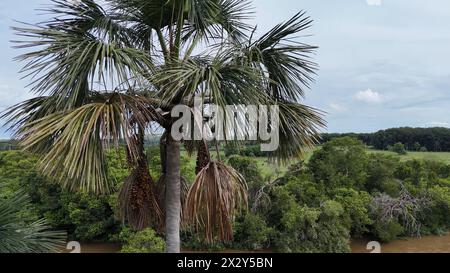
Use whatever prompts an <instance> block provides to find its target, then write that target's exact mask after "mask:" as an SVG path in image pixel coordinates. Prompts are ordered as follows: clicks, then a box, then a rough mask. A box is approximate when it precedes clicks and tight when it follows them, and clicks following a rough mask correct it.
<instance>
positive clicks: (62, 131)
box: [4, 0, 324, 252]
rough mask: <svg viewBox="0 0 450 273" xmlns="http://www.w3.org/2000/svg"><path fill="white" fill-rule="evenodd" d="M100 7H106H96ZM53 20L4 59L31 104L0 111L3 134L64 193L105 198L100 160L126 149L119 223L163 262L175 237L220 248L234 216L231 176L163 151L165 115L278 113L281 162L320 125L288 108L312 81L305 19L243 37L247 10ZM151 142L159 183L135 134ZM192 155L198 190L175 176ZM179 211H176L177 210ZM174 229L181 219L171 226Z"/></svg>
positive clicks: (124, 6) (123, 5) (75, 14)
mask: <svg viewBox="0 0 450 273" xmlns="http://www.w3.org/2000/svg"><path fill="white" fill-rule="evenodd" d="M103 2H105V1H103ZM46 11H47V12H49V13H50V14H53V15H54V18H52V19H50V20H48V21H46V22H43V23H39V24H36V25H25V26H22V27H14V30H15V31H16V32H17V35H19V36H20V37H22V38H21V39H20V40H19V41H16V42H17V43H18V44H17V46H16V47H17V48H19V49H24V50H27V52H26V53H24V54H23V55H20V56H19V57H17V60H18V61H25V62H26V64H25V65H24V68H23V69H22V73H24V76H25V77H27V78H29V79H31V83H30V86H31V89H32V91H33V92H35V93H36V94H37V95H38V96H37V97H35V98H33V99H30V100H28V101H25V102H22V103H20V104H18V105H15V106H13V107H11V108H10V109H8V110H7V111H6V112H5V113H4V116H5V117H7V118H8V124H9V125H10V126H11V130H13V131H14V132H15V137H16V138H17V139H19V140H20V144H21V145H22V147H23V148H24V149H26V150H29V151H31V152H34V153H37V154H40V155H41V162H42V164H41V167H42V171H43V172H44V173H46V174H48V175H49V176H51V177H53V178H55V179H56V180H58V181H60V182H61V183H62V185H64V186H66V187H67V188H69V189H71V190H89V191H92V192H96V193H99V194H101V193H105V192H108V191H111V190H114V189H113V186H112V184H111V182H110V181H109V180H108V179H107V168H106V164H105V155H104V153H105V149H108V147H114V148H116V149H122V148H123V149H125V150H126V154H127V162H128V165H129V167H130V169H131V174H130V176H129V177H128V178H127V179H126V181H125V183H124V185H123V187H122V188H121V189H120V207H121V214H122V216H123V218H124V219H125V220H127V221H128V223H129V224H130V225H131V226H132V227H133V228H135V229H143V228H145V227H147V226H149V225H155V226H157V227H158V228H159V229H160V230H165V236H166V244H167V246H166V249H167V251H168V252H179V251H180V223H181V222H182V220H186V221H183V222H185V223H187V224H188V225H192V226H194V227H196V228H197V229H198V230H199V231H200V230H201V231H203V232H205V235H206V240H207V241H209V242H210V241H214V240H229V239H230V238H231V237H232V230H231V226H232V220H233V216H234V215H235V213H236V212H237V211H238V210H239V209H240V208H242V207H244V208H245V206H246V186H245V181H244V180H243V178H242V176H241V175H239V174H238V173H237V172H236V171H235V170H233V169H232V168H230V167H227V166H226V165H224V164H223V163H222V162H220V159H219V161H214V160H213V159H212V157H211V156H210V154H209V151H208V149H207V147H208V146H207V143H206V141H205V140H204V141H184V142H180V141H176V140H174V139H173V138H172V136H171V134H170V132H171V129H172V125H173V123H174V119H172V118H171V115H170V112H171V110H172V108H173V107H174V106H175V105H180V104H181V105H186V106H189V107H191V106H193V101H194V97H200V98H202V100H203V105H204V107H207V105H209V104H215V105H219V106H224V105H238V104H239V105H278V106H279V109H280V114H279V116H280V147H279V149H278V150H277V151H276V152H274V153H273V154H272V155H271V157H272V158H274V159H276V160H279V161H280V162H283V161H286V160H289V159H290V158H292V157H294V156H299V155H301V154H302V151H303V150H304V149H305V148H308V147H311V146H312V145H314V144H315V142H316V140H317V136H318V130H319V129H320V127H323V126H324V122H323V120H322V118H321V112H320V111H318V110H316V109H314V108H311V107H308V106H305V105H303V104H301V103H300V101H301V99H302V98H303V96H304V90H305V89H307V88H308V87H309V85H310V83H311V82H312V80H313V76H314V74H315V70H316V68H317V66H316V64H315V63H314V62H313V61H312V60H311V54H313V53H314V51H315V49H316V47H314V46H310V45H307V44H304V43H301V42H298V41H296V39H294V38H296V36H297V35H299V34H300V33H302V32H303V31H304V30H306V29H308V28H309V27H310V26H311V23H312V20H311V19H310V18H309V17H307V16H305V13H304V12H301V13H298V14H296V15H295V16H293V17H292V18H291V19H289V20H288V21H286V22H285V23H281V24H279V25H277V26H275V27H274V28H273V29H271V30H270V31H269V32H267V33H265V34H263V35H261V36H260V37H259V38H255V36H256V27H252V26H251V25H249V24H247V23H246V21H247V19H249V18H250V17H251V15H252V7H251V5H250V2H249V1H247V0H106V3H104V4H103V5H100V4H98V3H96V2H95V1H94V0H79V1H62V0H53V5H52V6H51V7H49V8H46ZM155 125H158V126H160V128H163V129H164V131H165V133H164V134H163V136H162V138H161V159H162V160H161V161H162V170H163V175H162V177H161V178H159V179H158V181H157V182H155V181H154V180H153V178H152V177H151V176H150V173H149V171H148V162H147V159H146V154H145V149H144V139H145V134H146V132H147V131H148V130H149V128H154V126H155ZM181 145H185V146H186V149H187V150H188V151H189V152H193V151H195V150H197V155H198V156H197V173H198V175H197V178H196V180H195V181H194V183H192V184H191V185H189V184H188V183H187V182H186V180H185V179H184V178H183V177H181V174H180V146H181ZM182 208H183V209H182ZM181 217H183V219H182V218H181Z"/></svg>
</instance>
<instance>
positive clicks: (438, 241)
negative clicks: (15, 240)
mask: <svg viewBox="0 0 450 273" xmlns="http://www.w3.org/2000/svg"><path fill="white" fill-rule="evenodd" d="M368 242H369V241H368V240H353V241H352V242H351V244H350V247H351V249H352V253H369V252H370V250H367V249H366V246H367V243H368ZM120 248H121V245H120V244H114V243H82V244H81V252H82V253H117V252H119V251H120ZM183 252H184V253H202V251H192V250H184V251H183ZM219 252H220V253H270V252H271V251H270V250H260V251H246V250H234V249H225V250H222V251H219ZM381 253H450V234H447V235H444V236H436V235H434V236H424V237H422V238H408V239H404V240H396V241H393V242H390V243H386V244H381Z"/></svg>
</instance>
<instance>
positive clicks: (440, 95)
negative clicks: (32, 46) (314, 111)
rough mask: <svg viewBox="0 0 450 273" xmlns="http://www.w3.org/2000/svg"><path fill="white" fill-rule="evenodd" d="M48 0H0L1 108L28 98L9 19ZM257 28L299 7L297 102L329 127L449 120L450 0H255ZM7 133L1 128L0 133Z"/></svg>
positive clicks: (25, 15) (31, 17) (29, 14)
mask: <svg viewBox="0 0 450 273" xmlns="http://www.w3.org/2000/svg"><path fill="white" fill-rule="evenodd" d="M49 2H50V1H49V0H1V1H0V38H1V39H0V60H1V62H0V111H1V110H3V109H4V108H5V107H8V106H10V105H12V104H14V103H16V102H18V101H21V100H23V99H26V98H29V97H30V96H31V95H30V94H28V91H27V88H26V87H25V85H26V82H24V81H21V80H20V76H19V75H18V74H17V71H18V70H19V69H20V64H18V63H15V62H13V61H12V58H13V57H14V56H15V55H17V53H18V52H17V51H16V50H14V49H11V43H10V42H9V40H12V39H14V36H13V33H12V31H11V30H10V29H9V26H11V25H13V24H14V22H13V20H18V21H26V22H37V21H40V20H42V19H43V18H44V17H42V16H37V15H36V14H37V13H36V11H34V9H35V8H38V7H39V6H40V4H45V3H49ZM253 3H254V6H255V8H256V9H255V11H256V14H255V15H256V17H255V19H254V23H255V24H258V29H259V31H260V32H262V31H265V30H268V29H269V28H270V27H271V26H273V25H275V24H276V23H278V22H281V21H283V20H286V19H288V18H289V17H291V16H292V15H294V14H295V13H296V12H297V11H299V10H306V11H307V13H308V14H309V15H310V16H311V17H312V18H313V19H314V20H315V23H314V26H313V28H312V29H311V30H309V32H308V33H305V34H311V35H312V36H310V37H304V38H302V39H303V40H304V41H305V42H308V43H312V44H315V45H318V46H320V49H319V50H318V52H317V56H316V61H317V62H318V63H319V65H320V71H319V73H318V76H317V79H316V83H315V84H314V85H313V86H312V88H311V90H310V91H309V92H307V98H306V100H305V102H304V103H306V104H308V105H311V106H315V107H317V108H320V109H322V110H324V111H326V112H327V113H328V114H327V116H326V120H327V122H328V131H329V132H351V131H354V132H371V131H376V130H379V129H385V128H389V127H398V126H414V127H429V126H444V127H450V1H448V0H429V1H423V0H345V1H331V0H277V1H274V0H254V1H253ZM5 137H8V133H6V132H4V129H1V128H0V138H5Z"/></svg>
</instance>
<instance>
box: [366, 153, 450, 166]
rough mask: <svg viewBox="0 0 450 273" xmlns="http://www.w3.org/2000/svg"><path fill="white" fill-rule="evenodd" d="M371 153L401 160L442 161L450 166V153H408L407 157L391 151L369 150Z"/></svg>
mask: <svg viewBox="0 0 450 273" xmlns="http://www.w3.org/2000/svg"><path fill="white" fill-rule="evenodd" d="M369 153H382V154H388V155H394V156H399V157H400V159H401V160H403V161H406V160H411V159H421V160H432V161H440V162H445V163H447V164H450V152H441V153H438V152H408V153H407V154H406V155H398V154H396V153H394V152H389V151H379V150H369Z"/></svg>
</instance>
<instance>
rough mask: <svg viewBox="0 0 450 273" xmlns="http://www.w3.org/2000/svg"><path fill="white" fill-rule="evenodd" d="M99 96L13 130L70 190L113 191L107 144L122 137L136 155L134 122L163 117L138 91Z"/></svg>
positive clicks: (114, 143)
mask: <svg viewBox="0 0 450 273" xmlns="http://www.w3.org/2000/svg"><path fill="white" fill-rule="evenodd" d="M96 100H97V101H95V100H93V101H92V102H91V103H89V104H85V105H83V106H81V107H79V108H76V109H74V110H68V111H63V112H57V113H54V114H49V115H47V116H45V117H43V118H41V119H38V120H35V121H32V122H30V123H25V124H22V126H21V127H20V129H19V130H18V131H17V132H16V134H15V136H16V138H17V139H19V140H20V143H21V145H22V146H23V148H24V149H26V150H29V151H31V152H34V153H38V154H42V160H41V164H40V166H41V169H42V171H43V172H44V173H46V174H47V175H49V176H52V177H54V178H57V179H59V180H60V181H61V183H62V185H63V186H65V187H66V188H68V189H71V190H79V189H83V190H87V191H92V192H96V193H104V192H108V191H109V190H111V181H108V179H107V177H106V171H107V170H106V164H105V155H104V148H105V145H109V143H112V144H113V145H114V146H116V147H118V146H119V142H120V141H121V140H124V141H125V143H126V144H127V147H128V149H129V151H130V153H131V158H132V159H133V160H135V159H137V158H138V153H139V148H138V147H137V143H136V139H135V138H134V137H133V135H134V134H135V130H137V128H136V124H137V125H140V126H142V127H143V128H145V127H146V126H147V124H148V123H149V122H150V121H152V120H155V119H158V118H159V117H158V113H157V112H156V111H155V110H154V108H152V103H153V102H152V101H149V100H148V99H146V98H143V97H140V96H136V95H125V94H119V93H115V94H109V95H101V96H98V97H97V98H96Z"/></svg>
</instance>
